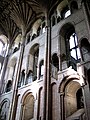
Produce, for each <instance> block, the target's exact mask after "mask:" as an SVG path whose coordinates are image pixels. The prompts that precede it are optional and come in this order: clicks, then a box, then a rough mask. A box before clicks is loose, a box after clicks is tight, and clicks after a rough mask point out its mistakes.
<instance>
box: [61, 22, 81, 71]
mask: <svg viewBox="0 0 90 120" xmlns="http://www.w3.org/2000/svg"><path fill="white" fill-rule="evenodd" d="M60 47H61V48H60V49H61V62H62V69H63V61H65V62H66V63H65V64H64V66H65V68H67V67H70V66H72V68H73V69H75V70H77V63H78V62H80V60H81V59H80V58H81V56H80V50H79V47H78V39H77V35H76V33H75V28H74V26H73V25H72V24H70V23H67V24H65V25H64V26H63V27H62V29H61V46H60Z"/></svg>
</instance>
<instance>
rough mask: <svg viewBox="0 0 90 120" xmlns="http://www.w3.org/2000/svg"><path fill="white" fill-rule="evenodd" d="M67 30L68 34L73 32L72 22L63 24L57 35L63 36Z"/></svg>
mask: <svg viewBox="0 0 90 120" xmlns="http://www.w3.org/2000/svg"><path fill="white" fill-rule="evenodd" d="M68 30H70V32H72V31H74V32H75V27H74V22H67V23H65V24H63V25H62V26H61V28H60V29H59V31H58V33H59V34H60V35H61V36H63V37H64V36H65V33H66V32H68Z"/></svg>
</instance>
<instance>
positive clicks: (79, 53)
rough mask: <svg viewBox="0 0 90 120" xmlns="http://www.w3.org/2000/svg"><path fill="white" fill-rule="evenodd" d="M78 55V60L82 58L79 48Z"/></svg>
mask: <svg viewBox="0 0 90 120" xmlns="http://www.w3.org/2000/svg"><path fill="white" fill-rule="evenodd" d="M77 55H78V59H80V58H81V56H80V50H79V48H77Z"/></svg>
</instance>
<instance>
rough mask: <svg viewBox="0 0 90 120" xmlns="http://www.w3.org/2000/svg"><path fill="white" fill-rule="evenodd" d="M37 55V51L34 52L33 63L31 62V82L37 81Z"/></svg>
mask: <svg viewBox="0 0 90 120" xmlns="http://www.w3.org/2000/svg"><path fill="white" fill-rule="evenodd" d="M38 55H39V49H38V48H37V50H36V51H35V52H34V62H33V74H34V78H33V81H35V80H36V79H37V65H38Z"/></svg>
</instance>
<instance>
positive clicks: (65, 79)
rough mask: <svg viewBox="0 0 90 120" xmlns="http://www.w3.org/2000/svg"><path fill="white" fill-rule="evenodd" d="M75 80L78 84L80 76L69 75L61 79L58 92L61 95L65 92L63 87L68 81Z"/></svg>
mask: <svg viewBox="0 0 90 120" xmlns="http://www.w3.org/2000/svg"><path fill="white" fill-rule="evenodd" d="M73 80H76V81H77V82H78V83H79V84H80V82H79V81H80V76H79V75H70V76H66V77H64V78H63V79H62V81H61V83H60V85H59V92H60V93H63V92H64V91H65V87H66V86H67V84H68V83H69V82H70V81H73Z"/></svg>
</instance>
